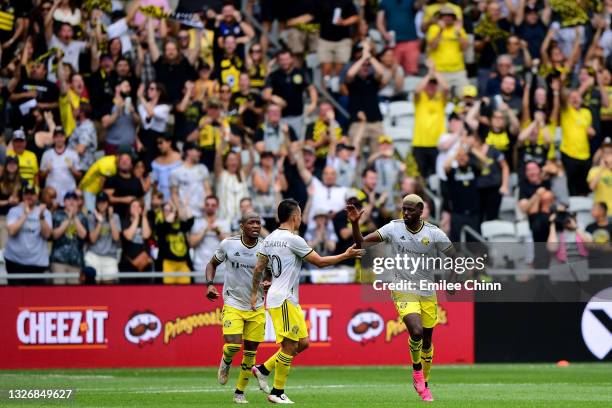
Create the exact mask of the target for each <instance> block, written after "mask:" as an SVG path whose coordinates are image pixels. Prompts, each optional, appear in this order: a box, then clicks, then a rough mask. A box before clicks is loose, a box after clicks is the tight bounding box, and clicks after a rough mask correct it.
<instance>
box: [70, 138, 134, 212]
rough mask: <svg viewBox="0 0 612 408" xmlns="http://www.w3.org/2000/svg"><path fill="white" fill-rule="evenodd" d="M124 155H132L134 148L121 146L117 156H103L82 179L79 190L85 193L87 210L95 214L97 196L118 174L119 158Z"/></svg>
mask: <svg viewBox="0 0 612 408" xmlns="http://www.w3.org/2000/svg"><path fill="white" fill-rule="evenodd" d="M124 153H127V154H132V148H131V147H130V146H126V145H122V146H119V149H118V152H117V155H116V156H115V155H108V156H102V157H101V158H99V159H98V160H96V161H95V162H94V164H92V165H91V167H90V168H89V170H87V173H85V175H84V176H83V178H82V179H81V182H80V183H79V189H81V190H82V191H83V198H84V199H85V207H86V208H87V210H89V211H91V212H93V211H94V209H95V208H96V195H98V193H99V192H100V191H102V188H103V187H104V182H105V181H106V179H107V178H108V177H111V176H114V175H115V174H117V157H118V156H119V155H121V154H124Z"/></svg>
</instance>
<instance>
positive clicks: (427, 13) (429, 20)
mask: <svg viewBox="0 0 612 408" xmlns="http://www.w3.org/2000/svg"><path fill="white" fill-rule="evenodd" d="M443 8H444V9H451V10H452V11H453V12H454V13H455V16H456V17H457V20H458V21H461V22H462V23H463V12H462V11H461V7H459V6H458V5H456V4H454V3H453V2H450V1H447V0H435V1H434V2H433V4H430V5H428V6H425V10H424V13H423V23H422V24H421V31H423V32H424V33H426V32H427V30H428V29H429V27H430V26H431V25H432V24H435V23H436V22H438V21H439V20H440V19H441V16H440V10H442V9H443Z"/></svg>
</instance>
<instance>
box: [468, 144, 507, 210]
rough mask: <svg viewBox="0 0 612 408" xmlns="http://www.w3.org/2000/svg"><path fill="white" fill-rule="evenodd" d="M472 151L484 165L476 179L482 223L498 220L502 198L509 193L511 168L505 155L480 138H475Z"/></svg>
mask: <svg viewBox="0 0 612 408" xmlns="http://www.w3.org/2000/svg"><path fill="white" fill-rule="evenodd" d="M471 151H472V153H473V154H474V155H475V156H476V157H477V158H478V160H480V162H481V163H482V166H481V167H482V168H481V171H480V175H479V176H478V178H477V179H476V186H477V187H478V194H479V196H480V209H481V211H480V213H481V215H482V218H481V220H480V222H482V221H490V220H496V219H497V218H498V216H499V207H500V205H501V200H502V196H504V195H508V193H509V191H508V180H509V179H510V167H509V166H508V163H507V162H506V158H505V156H504V154H503V153H501V152H500V151H499V150H497V149H496V148H495V147H493V146H489V145H488V144H487V143H486V142H484V141H483V140H482V139H480V138H479V137H476V138H474V146H473V147H472V150H471Z"/></svg>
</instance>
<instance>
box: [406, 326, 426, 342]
mask: <svg viewBox="0 0 612 408" xmlns="http://www.w3.org/2000/svg"><path fill="white" fill-rule="evenodd" d="M408 332H409V333H410V338H412V340H414V341H419V340H422V339H423V328H422V327H419V326H412V327H411V328H410V330H408Z"/></svg>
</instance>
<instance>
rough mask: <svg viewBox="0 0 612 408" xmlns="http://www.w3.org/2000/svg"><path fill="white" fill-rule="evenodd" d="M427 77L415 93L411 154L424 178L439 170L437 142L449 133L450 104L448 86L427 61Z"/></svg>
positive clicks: (432, 64) (429, 61) (431, 62)
mask: <svg viewBox="0 0 612 408" xmlns="http://www.w3.org/2000/svg"><path fill="white" fill-rule="evenodd" d="M426 65H427V68H428V69H429V70H428V72H427V75H425V76H424V77H423V79H422V80H421V82H419V83H418V85H417V86H416V89H415V91H414V134H413V138H412V147H413V149H412V152H413V154H414V159H415V160H416V162H417V165H418V167H419V172H420V173H421V176H423V177H425V178H427V177H428V176H429V175H431V174H433V173H434V172H435V171H436V157H438V147H437V146H438V139H439V138H440V136H441V135H442V134H443V133H445V132H446V118H445V115H444V109H445V108H446V102H447V101H448V84H447V82H446V80H445V79H444V77H443V76H442V75H440V73H439V72H437V71H436V70H435V67H434V63H433V61H432V60H427V62H426Z"/></svg>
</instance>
